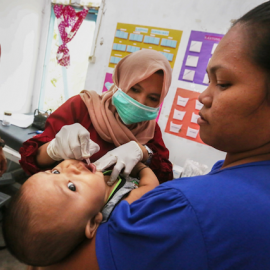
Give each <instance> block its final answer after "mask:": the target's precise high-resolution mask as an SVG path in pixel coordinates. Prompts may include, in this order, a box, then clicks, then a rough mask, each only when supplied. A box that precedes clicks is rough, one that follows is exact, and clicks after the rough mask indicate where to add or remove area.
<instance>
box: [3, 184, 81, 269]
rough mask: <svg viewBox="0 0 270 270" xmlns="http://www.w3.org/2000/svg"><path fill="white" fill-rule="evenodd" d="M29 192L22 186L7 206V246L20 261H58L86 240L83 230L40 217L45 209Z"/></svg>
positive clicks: (28, 262) (44, 264) (37, 263)
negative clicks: (37, 203)
mask: <svg viewBox="0 0 270 270" xmlns="http://www.w3.org/2000/svg"><path fill="white" fill-rule="evenodd" d="M28 195H29V192H28V191H26V190H24V188H23V187H22V188H21V189H20V190H19V191H18V192H17V193H16V194H15V195H14V196H13V197H12V199H11V201H10V203H9V205H8V207H7V209H6V210H5V213H4V219H3V236H4V240H5V243H6V245H7V248H8V250H9V251H10V253H11V254H13V255H14V256H15V257H16V258H17V259H18V260H19V261H21V262H23V263H25V264H28V265H32V266H47V265H51V264H54V263H57V262H59V261H60V260H61V259H63V258H64V257H66V256H67V255H68V254H69V253H71V251H72V250H73V249H74V248H76V247H77V246H78V244H80V243H81V242H82V241H83V239H84V233H82V231H80V230H79V229H78V228H74V230H70V228H66V226H64V225H65V224H63V225H62V226H61V225H59V223H57V221H56V220H55V219H53V220H52V219H51V220H49V219H48V218H47V217H46V218H45V219H43V218H40V217H42V215H43V213H42V209H39V210H37V209H36V206H35V203H34V202H32V201H31V200H29V199H28V197H29V196H28ZM30 196H31V194H30ZM63 211H64V210H63ZM44 214H46V213H44ZM43 220H46V223H45V222H43ZM60 223H61V222H60ZM62 223H63V222H62Z"/></svg>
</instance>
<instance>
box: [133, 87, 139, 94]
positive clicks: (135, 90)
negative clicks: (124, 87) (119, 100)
mask: <svg viewBox="0 0 270 270" xmlns="http://www.w3.org/2000/svg"><path fill="white" fill-rule="evenodd" d="M131 90H132V92H134V93H138V92H139V90H137V89H136V88H134V87H131Z"/></svg>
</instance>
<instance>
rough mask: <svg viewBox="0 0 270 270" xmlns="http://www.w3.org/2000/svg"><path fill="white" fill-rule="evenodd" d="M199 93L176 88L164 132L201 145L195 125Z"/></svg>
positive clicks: (199, 106)
mask: <svg viewBox="0 0 270 270" xmlns="http://www.w3.org/2000/svg"><path fill="white" fill-rule="evenodd" d="M199 95H200V93H199V92H194V91H190V90H186V89H182V88H177V90H176V93H175V97H174V100H173V104H172V108H171V112H170V115H169V119H168V122H167V125H166V128H165V132H167V133H170V134H172V135H175V136H178V137H182V138H185V139H188V140H191V141H195V142H198V143H202V144H204V143H203V141H202V140H201V138H200V135H199V129H200V126H199V125H198V124H197V119H198V117H199V114H198V113H199V110H200V109H201V108H202V106H203V105H202V103H200V102H199V100H198V96H199Z"/></svg>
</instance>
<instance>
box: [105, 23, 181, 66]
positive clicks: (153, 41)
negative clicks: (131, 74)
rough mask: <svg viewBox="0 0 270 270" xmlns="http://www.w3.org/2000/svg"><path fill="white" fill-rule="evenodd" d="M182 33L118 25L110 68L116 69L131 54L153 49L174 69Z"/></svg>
mask: <svg viewBox="0 0 270 270" xmlns="http://www.w3.org/2000/svg"><path fill="white" fill-rule="evenodd" d="M182 33H183V31H181V30H173V29H166V28H160V27H152V26H143V25H135V24H127V23H117V26H116V31H115V36H114V41H113V47H112V52H111V56H110V61H109V67H112V68H114V67H115V66H116V65H117V63H118V62H119V61H120V60H121V59H122V58H124V57H125V56H127V55H129V54H130V53H133V52H136V51H139V50H142V49H152V50H156V51H159V52H160V53H162V54H163V55H165V57H166V58H167V59H168V60H169V62H170V65H171V68H173V66H174V63H175V59H176V54H177V51H178V47H179V44H180V41H181V37H182Z"/></svg>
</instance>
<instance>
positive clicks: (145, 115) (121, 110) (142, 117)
mask: <svg viewBox="0 0 270 270" xmlns="http://www.w3.org/2000/svg"><path fill="white" fill-rule="evenodd" d="M112 104H113V105H114V106H115V107H116V110H117V112H118V114H119V116H120V118H121V120H122V121H123V122H124V123H125V124H126V125H130V124H135V123H139V122H143V121H148V120H152V119H156V118H157V115H158V111H159V107H158V108H152V107H148V106H145V105H143V104H141V103H140V102H138V101H136V100H135V99H133V98H132V97H130V96H129V95H127V94H126V93H124V92H123V91H122V90H121V89H120V88H118V91H116V92H115V93H114V94H113V96H112Z"/></svg>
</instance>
